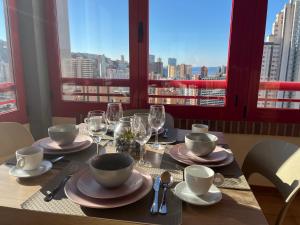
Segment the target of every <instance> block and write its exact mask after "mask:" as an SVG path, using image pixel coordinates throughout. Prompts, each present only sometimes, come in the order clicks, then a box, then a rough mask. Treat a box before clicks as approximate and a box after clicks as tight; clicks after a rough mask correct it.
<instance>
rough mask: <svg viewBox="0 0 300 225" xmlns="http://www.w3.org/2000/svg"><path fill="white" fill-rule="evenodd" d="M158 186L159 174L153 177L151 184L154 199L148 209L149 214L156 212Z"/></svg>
mask: <svg viewBox="0 0 300 225" xmlns="http://www.w3.org/2000/svg"><path fill="white" fill-rule="evenodd" d="M159 188H160V176H157V177H156V178H155V181H154V184H153V190H154V199H153V203H152V206H151V209H150V212H151V214H156V213H158V192H159Z"/></svg>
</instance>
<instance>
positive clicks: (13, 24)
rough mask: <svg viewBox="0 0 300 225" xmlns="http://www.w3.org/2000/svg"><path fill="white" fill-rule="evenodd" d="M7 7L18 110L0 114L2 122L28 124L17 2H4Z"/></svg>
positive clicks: (10, 0)
mask: <svg viewBox="0 0 300 225" xmlns="http://www.w3.org/2000/svg"><path fill="white" fill-rule="evenodd" d="M5 5H6V7H7V11H6V15H5V16H6V23H8V26H7V27H8V30H6V32H8V33H9V35H8V36H9V40H7V42H9V46H10V55H11V64H12V65H11V67H10V68H11V70H12V71H11V73H12V76H13V77H14V85H13V87H14V90H15V93H16V105H17V109H16V110H12V111H7V112H4V113H1V114H0V121H1V122H6V121H13V122H19V123H27V122H28V117H27V112H26V97H25V87H24V73H23V63H22V58H21V49H20V36H19V28H18V26H19V24H18V16H17V9H16V0H9V1H7V0H6V1H5V2H4V9H5Z"/></svg>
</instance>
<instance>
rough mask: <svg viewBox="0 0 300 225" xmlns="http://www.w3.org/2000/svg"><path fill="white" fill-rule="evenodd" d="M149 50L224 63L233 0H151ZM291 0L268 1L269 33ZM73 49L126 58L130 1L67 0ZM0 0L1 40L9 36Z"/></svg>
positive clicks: (201, 61)
mask: <svg viewBox="0 0 300 225" xmlns="http://www.w3.org/2000/svg"><path fill="white" fill-rule="evenodd" d="M149 2H150V27H149V30H150V37H149V38H150V44H149V45H150V50H149V51H150V54H154V55H155V56H156V59H157V58H158V57H161V58H162V59H163V61H164V63H166V62H167V58H169V57H174V58H177V63H185V64H192V65H194V66H202V65H206V66H219V65H226V64H227V63H226V62H227V51H228V40H229V29H230V27H229V26H230V13H231V2H232V1H231V0H210V1H204V0H150V1H149ZM286 2H288V0H269V5H268V17H267V24H266V35H267V34H270V33H271V29H272V23H273V21H274V19H275V15H276V13H278V12H279V11H280V10H281V9H282V8H283V5H284V4H285V3H286ZM68 3H69V24H70V36H71V49H72V52H89V53H95V54H105V55H106V56H108V57H111V58H112V59H116V58H120V55H121V54H123V55H124V56H125V59H127V60H128V48H129V45H128V42H129V38H128V31H129V27H128V0H109V1H107V0H68ZM3 18H4V14H3V2H2V0H0V39H2V40H3V39H4V40H5V39H6V37H5V36H6V34H5V26H4V19H3Z"/></svg>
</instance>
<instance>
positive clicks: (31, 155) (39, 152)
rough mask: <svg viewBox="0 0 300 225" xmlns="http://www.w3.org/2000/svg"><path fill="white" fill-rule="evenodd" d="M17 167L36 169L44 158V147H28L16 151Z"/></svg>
mask: <svg viewBox="0 0 300 225" xmlns="http://www.w3.org/2000/svg"><path fill="white" fill-rule="evenodd" d="M16 158H17V164H16V167H17V168H20V169H22V170H34V169H36V168H38V167H39V165H40V164H41V162H42V160H43V149H41V148H38V147H26V148H21V149H19V150H17V151H16Z"/></svg>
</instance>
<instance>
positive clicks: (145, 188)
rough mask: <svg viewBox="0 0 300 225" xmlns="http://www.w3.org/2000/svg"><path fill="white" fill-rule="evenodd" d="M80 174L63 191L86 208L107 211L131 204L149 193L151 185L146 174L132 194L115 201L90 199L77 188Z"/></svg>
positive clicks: (71, 179) (72, 178)
mask: <svg viewBox="0 0 300 225" xmlns="http://www.w3.org/2000/svg"><path fill="white" fill-rule="evenodd" d="M81 174H82V172H81V171H80V172H78V173H76V174H74V175H73V176H72V177H71V178H70V179H69V180H68V182H67V183H66V185H65V188H64V190H65V194H66V196H67V197H68V198H69V199H70V200H71V201H72V202H75V203H76V204H79V205H81V206H84V207H88V208H97V209H109V208H117V207H121V206H125V205H129V204H132V203H134V202H137V201H138V200H140V199H142V198H144V197H145V196H146V195H147V194H148V193H149V192H150V191H151V189H152V185H153V181H152V177H151V176H150V175H148V174H142V175H143V185H142V187H140V188H139V189H138V190H136V191H135V192H134V193H132V194H129V195H126V196H124V197H120V198H115V199H99V198H91V197H89V196H86V195H84V194H82V193H81V192H80V191H79V190H78V188H77V185H76V183H77V181H78V179H79V177H80V176H81Z"/></svg>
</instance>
